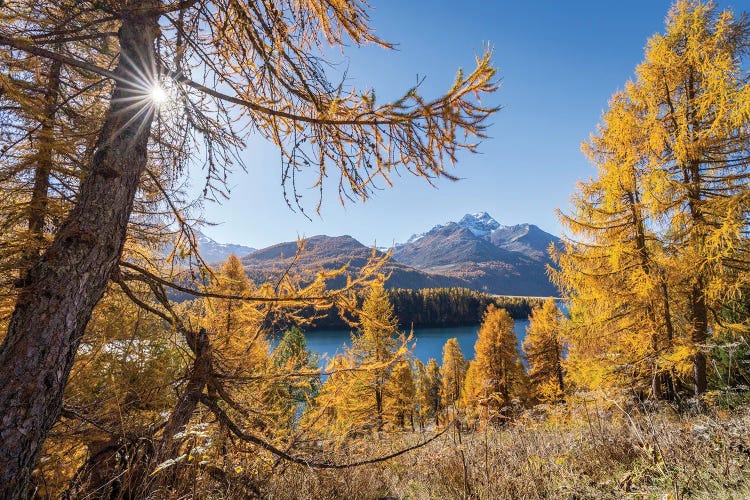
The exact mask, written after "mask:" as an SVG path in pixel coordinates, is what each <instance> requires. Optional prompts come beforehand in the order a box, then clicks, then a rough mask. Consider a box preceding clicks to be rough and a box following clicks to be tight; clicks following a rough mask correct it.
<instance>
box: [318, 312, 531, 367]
mask: <svg viewBox="0 0 750 500" xmlns="http://www.w3.org/2000/svg"><path fill="white" fill-rule="evenodd" d="M528 324H529V321H528V320H516V321H515V332H516V338H517V339H518V347H519V349H520V347H521V342H523V339H524V337H525V336H526V327H527V326H528ZM478 331H479V325H474V326H461V327H452V328H415V329H414V340H416V346H415V348H414V356H415V357H416V358H418V359H419V360H420V361H422V362H423V363H425V364H426V363H427V361H428V360H429V359H430V358H435V359H436V360H437V362H438V363H441V362H442V358H443V345H444V344H445V341H446V340H448V339H450V338H453V337H456V338H457V339H458V344H459V345H460V346H461V350H462V351H463V353H464V356H466V358H467V359H471V358H473V357H474V343H475V342H476V340H477V332H478ZM305 337H306V338H307V348H308V349H310V350H311V351H312V352H314V353H316V354H317V355H318V357H319V359H320V365H321V366H322V367H324V366H325V364H326V361H327V360H328V359H329V358H330V357H332V356H335V355H336V354H337V353H341V352H343V347H344V346H349V345H350V344H351V331H350V330H319V331H313V332H309V333H307V334H306V335H305Z"/></svg>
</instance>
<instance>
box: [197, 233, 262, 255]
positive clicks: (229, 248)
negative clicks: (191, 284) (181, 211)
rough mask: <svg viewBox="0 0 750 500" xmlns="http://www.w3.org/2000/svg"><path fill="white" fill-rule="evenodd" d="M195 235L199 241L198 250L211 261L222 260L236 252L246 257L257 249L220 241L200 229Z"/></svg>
mask: <svg viewBox="0 0 750 500" xmlns="http://www.w3.org/2000/svg"><path fill="white" fill-rule="evenodd" d="M195 236H196V240H197V243H198V251H199V252H200V253H201V255H202V256H203V258H204V259H205V260H206V262H209V263H213V262H221V261H223V260H225V259H226V258H227V257H229V256H230V255H231V254H235V255H237V256H238V257H244V256H245V255H247V254H249V253H250V252H252V251H253V250H255V249H254V248H252V247H247V246H244V245H237V244H234V243H219V242H217V241H216V240H214V239H213V238H211V237H209V236H207V235H205V234H204V233H203V232H202V231H200V230H196V231H195Z"/></svg>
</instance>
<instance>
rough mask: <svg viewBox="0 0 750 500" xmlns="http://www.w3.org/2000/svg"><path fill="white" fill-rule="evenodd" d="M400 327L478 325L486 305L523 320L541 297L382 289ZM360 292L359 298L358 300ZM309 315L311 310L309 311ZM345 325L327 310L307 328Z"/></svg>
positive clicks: (445, 289)
mask: <svg viewBox="0 0 750 500" xmlns="http://www.w3.org/2000/svg"><path fill="white" fill-rule="evenodd" d="M386 293H387V295H388V299H389V300H390V302H391V304H393V309H394V312H395V314H396V317H397V318H398V324H399V327H400V328H401V329H407V328H411V327H412V326H414V327H415V328H430V327H449V326H469V325H478V324H479V323H480V322H481V320H482V314H483V313H484V311H485V310H487V307H488V306H489V305H490V304H494V305H495V306H496V307H497V308H501V309H505V310H506V311H508V314H510V316H511V317H512V318H513V319H526V318H528V317H529V314H531V310H532V308H533V307H534V306H537V305H541V304H542V303H543V302H544V300H543V299H536V298H527V297H498V296H493V295H490V294H487V293H482V292H477V291H475V290H470V289H468V288H423V289H421V290H409V289H403V288H393V289H390V290H386ZM363 301H364V295H362V296H361V297H359V303H360V305H361V303H362V302H363ZM310 313H311V314H312V311H311V312H310ZM339 328H349V325H347V324H346V323H345V322H344V321H343V320H342V319H341V318H340V317H339V315H338V313H337V311H335V310H331V311H329V312H328V313H327V314H326V315H325V316H323V317H321V318H318V319H316V320H315V321H314V324H313V325H311V326H310V327H308V328H307V330H328V329H339Z"/></svg>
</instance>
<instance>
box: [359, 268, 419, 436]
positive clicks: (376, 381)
mask: <svg viewBox="0 0 750 500" xmlns="http://www.w3.org/2000/svg"><path fill="white" fill-rule="evenodd" d="M359 325H360V326H359V329H358V330H357V332H356V333H355V334H353V335H352V347H351V351H350V352H351V355H352V356H353V358H354V360H355V362H356V363H357V365H358V366H360V367H361V368H362V370H361V371H359V372H358V373H356V374H355V375H354V376H353V377H354V379H355V382H354V384H355V386H356V387H358V390H357V391H356V392H357V393H358V394H357V395H356V396H355V397H356V399H359V400H360V401H361V402H362V403H363V405H364V408H363V411H364V412H365V413H366V414H367V416H368V420H370V421H372V422H373V423H374V427H375V429H376V430H378V431H381V430H382V429H383V425H384V423H385V420H384V416H385V404H386V399H387V398H388V396H389V393H390V392H389V390H388V389H390V386H389V385H388V382H389V380H390V378H391V374H392V372H393V369H394V365H396V364H397V363H398V362H400V360H401V359H402V358H403V356H404V355H405V354H406V344H407V338H406V337H405V336H404V334H402V333H401V332H399V330H398V318H396V315H395V314H394V312H393V305H392V304H391V302H390V300H389V299H388V294H387V292H386V291H385V289H384V288H383V284H382V283H379V282H376V283H373V285H372V286H371V288H370V290H369V291H368V293H367V296H366V297H365V300H364V303H363V304H362V311H361V312H360V322H359ZM410 369H411V368H410Z"/></svg>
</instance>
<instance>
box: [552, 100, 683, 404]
mask: <svg viewBox="0 0 750 500" xmlns="http://www.w3.org/2000/svg"><path fill="white" fill-rule="evenodd" d="M583 149H584V151H585V152H586V153H587V155H588V156H589V158H590V159H591V160H592V162H593V163H595V164H596V165H597V168H598V172H597V173H598V175H597V177H596V178H595V179H590V180H589V181H587V182H582V183H580V184H579V189H578V192H577V193H576V194H575V195H574V196H573V200H572V205H573V209H572V213H571V214H569V215H562V214H560V218H561V221H562V222H563V224H564V226H565V227H566V229H567V231H568V235H567V237H568V241H567V242H566V245H565V249H564V251H563V252H560V251H557V250H556V251H554V252H553V255H554V256H555V257H556V258H557V261H558V264H559V270H554V271H553V273H552V275H553V279H554V280H555V281H556V282H557V283H558V284H559V285H560V288H561V290H563V291H564V292H566V294H567V295H568V297H569V299H570V300H571V302H573V303H574V304H572V308H573V309H574V310H576V311H577V314H576V315H574V316H573V318H574V321H573V322H572V323H571V328H570V336H571V340H572V343H573V346H574V347H573V349H572V351H571V361H572V364H571V366H573V367H581V368H582V370H583V372H582V373H575V375H574V376H575V377H577V378H579V379H581V380H585V379H586V378H589V379H591V378H592V377H595V376H596V375H595V374H596V373H597V372H598V371H601V372H607V371H609V372H610V373H611V375H608V377H609V378H610V380H612V383H613V385H616V384H615V381H622V383H627V384H629V385H631V386H634V387H636V388H638V390H641V391H645V390H646V388H653V391H652V392H653V393H654V395H655V396H658V395H659V394H660V392H661V391H660V390H659V388H658V386H659V384H658V382H660V380H661V379H663V378H664V375H665V374H666V373H668V369H667V367H666V366H665V363H664V360H665V358H666V355H667V354H669V350H670V348H671V344H672V338H673V336H674V332H673V330H674V327H673V322H672V316H671V309H670V293H669V292H670V290H669V288H668V283H667V279H666V276H667V271H666V269H665V266H664V264H663V262H664V258H663V253H664V252H663V249H662V248H661V243H660V241H659V239H658V235H656V234H655V233H654V230H653V229H652V226H653V223H652V222H651V215H650V213H649V212H648V210H647V209H646V207H645V206H644V202H643V200H642V198H643V196H644V186H645V185H647V184H648V182H649V181H650V178H649V176H650V171H649V170H648V169H647V164H648V154H647V152H648V144H647V141H646V137H645V136H644V134H643V130H642V128H641V127H639V124H638V114H637V112H636V110H635V109H634V107H633V106H632V105H631V104H630V103H629V102H628V100H627V99H626V97H625V95H624V94H622V93H618V94H616V95H615V96H614V97H613V99H612V100H611V102H610V109H609V110H608V111H607V113H606V114H605V116H604V120H603V124H602V125H601V126H600V127H599V130H598V131H597V134H596V135H594V136H592V138H591V140H590V141H589V142H588V143H586V144H584V146H583ZM603 352H605V353H607V355H608V356H604V357H601V356H599V354H601V353H603ZM597 353H598V354H597ZM579 355H584V356H585V357H586V358H588V360H587V361H584V362H583V363H582V364H577V363H576V359H577V357H578V356H579ZM597 356H599V357H597ZM597 363H600V364H601V365H602V366H599V367H597ZM597 368H598V370H597ZM652 382H653V383H652Z"/></svg>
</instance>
